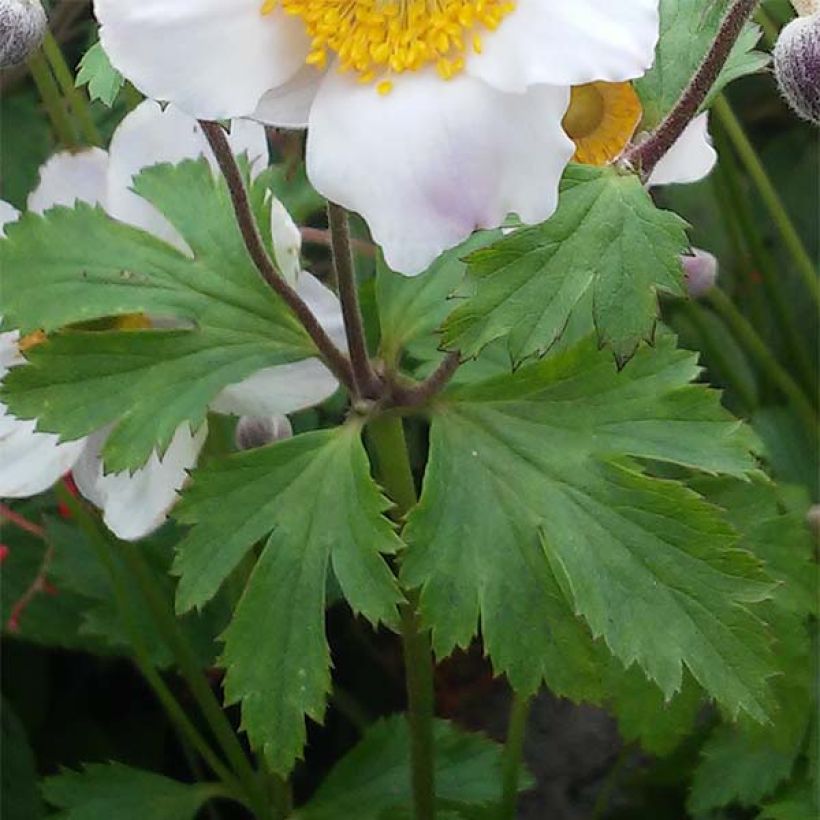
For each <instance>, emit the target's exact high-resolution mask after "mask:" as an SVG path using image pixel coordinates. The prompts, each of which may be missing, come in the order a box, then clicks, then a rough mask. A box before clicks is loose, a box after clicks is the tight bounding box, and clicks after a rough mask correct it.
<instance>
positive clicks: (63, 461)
mask: <svg viewBox="0 0 820 820" xmlns="http://www.w3.org/2000/svg"><path fill="white" fill-rule="evenodd" d="M35 427H36V422H35V421H22V420H20V419H17V418H15V417H14V416H12V415H11V414H10V413H9V411H8V408H7V407H6V406H5V405H3V404H0V498H28V497H29V496H32V495H37V493H41V492H43V491H44V490H47V489H48V488H49V487H50V486H51V485H52V484H54V483H55V482H56V481H57V480H59V478H60V477H61V476H63V475H65V473H67V472H68V471H69V470H70V469H71V467H72V466H73V465H74V462H75V461H76V460H77V458H78V457H79V455H80V452H81V451H82V449H83V446H84V444H85V442H84V440H80V441H69V442H65V443H63V444H61V443H60V442H59V439H58V437H57V436H55V435H53V434H51V433H38V432H36V431H35Z"/></svg>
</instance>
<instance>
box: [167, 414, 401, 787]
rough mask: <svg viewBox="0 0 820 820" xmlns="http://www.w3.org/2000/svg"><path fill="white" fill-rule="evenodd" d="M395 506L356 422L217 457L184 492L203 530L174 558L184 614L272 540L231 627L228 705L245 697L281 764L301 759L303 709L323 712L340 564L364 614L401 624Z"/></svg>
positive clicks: (255, 726) (269, 754) (248, 723)
mask: <svg viewBox="0 0 820 820" xmlns="http://www.w3.org/2000/svg"><path fill="white" fill-rule="evenodd" d="M387 506H388V502H387V501H386V499H385V498H384V497H383V496H382V495H381V493H380V492H379V490H378V487H377V486H376V484H375V483H374V482H373V480H372V478H371V477H370V470H369V464H368V461H367V455H366V453H365V451H364V447H363V446H362V443H361V437H360V429H359V427H358V425H356V424H350V425H347V426H345V427H340V428H337V429H335V430H327V431H316V432H313V433H306V434H304V435H301V436H297V437H296V438H293V439H290V440H288V441H283V442H280V443H278V444H276V445H274V446H272V447H266V448H261V449H259V450H253V451H248V452H246V453H239V454H237V455H235V456H232V457H230V458H228V459H225V460H223V461H218V462H214V463H213V464H212V465H211V466H209V467H207V468H204V469H201V470H198V471H197V472H196V473H194V479H193V483H192V485H191V487H190V488H189V489H188V491H187V492H186V493H185V495H184V497H183V502H182V505H181V507H180V508H179V509H178V515H179V517H180V518H181V519H182V520H183V521H185V522H187V523H195V524H197V526H195V527H194V529H193V530H192V531H191V534H190V535H189V536H188V537H187V538H186V539H185V540H183V541H182V543H181V544H180V545H179V555H178V558H177V561H176V563H175V565H174V570H175V572H177V573H178V574H179V575H180V576H181V578H180V586H179V597H178V601H177V604H178V608H179V609H180V610H181V611H184V610H186V609H189V608H190V607H193V606H200V605H202V604H203V603H204V602H205V601H207V600H208V599H209V598H210V597H211V596H212V595H213V594H214V593H215V592H216V590H217V588H218V587H219V585H220V584H221V583H222V582H223V581H224V580H225V578H226V577H227V575H228V574H229V573H230V572H231V571H232V570H233V569H234V568H235V567H236V566H237V564H238V563H239V561H240V560H241V559H242V557H243V556H244V555H245V554H246V553H247V552H248V551H249V550H250V549H251V547H252V546H253V545H254V544H255V543H256V542H258V541H259V540H260V539H263V538H266V537H267V543H266V545H265V547H264V548H263V550H262V553H261V555H260V557H259V560H258V562H257V564H256V567H255V568H254V570H253V573H252V574H251V577H250V579H249V581H248V585H247V588H246V590H245V592H244V594H243V596H242V598H241V600H240V602H239V605H238V607H237V609H236V613H235V615H234V619H233V621H232V623H231V625H230V626H229V627H228V629H227V631H226V632H225V635H224V639H225V652H224V657H223V662H224V664H225V666H226V668H227V670H228V671H227V676H226V678H225V693H226V696H227V700H228V702H230V703H234V702H237V701H240V700H241V701H242V722H243V726H244V728H245V729H246V730H247V732H248V735H249V737H250V739H251V741H252V743H253V744H254V746H255V747H256V748H258V749H260V750H261V751H263V752H264V754H265V756H266V758H267V759H268V762H269V764H270V765H271V767H272V768H273V769H274V770H276V771H279V772H283V773H285V772H287V771H288V770H289V769H290V767H291V765H292V764H293V762H294V760H295V759H296V758H297V757H298V756H299V755H300V754H301V751H302V746H303V745H304V742H305V724H304V715H305V714H307V715H308V716H310V717H311V718H313V719H314V720H317V721H320V720H321V719H322V716H323V714H324V708H325V696H326V694H327V692H328V690H329V687H330V670H329V666H330V655H329V651H328V646H327V641H326V639H325V632H324V617H325V614H324V613H325V587H326V583H327V577H328V573H329V571H330V569H331V567H332V570H333V574H334V575H335V577H336V579H337V581H338V582H339V585H340V587H341V589H342V592H343V593H344V596H345V598H346V599H347V601H348V603H349V604H350V606H351V607H352V609H353V610H354V611H355V612H361V613H362V614H363V615H364V616H365V617H366V618H368V620H370V621H371V622H372V623H374V624H378V623H379V622H382V623H386V624H389V625H395V624H396V623H397V617H398V616H397V610H396V605H397V604H398V603H399V601H400V600H401V595H400V593H399V591H398V588H397V586H396V583H395V580H394V578H393V575H392V573H391V572H390V569H389V568H388V566H387V564H386V563H385V561H384V559H383V558H382V557H381V555H380V553H384V554H390V553H394V552H396V550H397V548H398V547H399V545H400V542H399V540H398V538H397V536H396V535H395V533H394V531H393V529H392V526H391V524H390V523H389V522H388V521H387V519H385V518H384V517H383V515H382V513H383V512H384V510H385V509H386V508H387ZM268 536H269V537H268ZM260 635H263V636H264V640H262V641H260V639H259V638H260Z"/></svg>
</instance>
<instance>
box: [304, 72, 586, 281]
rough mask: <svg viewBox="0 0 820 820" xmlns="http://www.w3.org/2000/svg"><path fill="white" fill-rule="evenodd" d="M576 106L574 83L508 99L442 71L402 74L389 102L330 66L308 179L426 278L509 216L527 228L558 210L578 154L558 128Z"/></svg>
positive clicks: (393, 260) (311, 135) (394, 259)
mask: <svg viewBox="0 0 820 820" xmlns="http://www.w3.org/2000/svg"><path fill="white" fill-rule="evenodd" d="M568 104H569V89H568V88H557V87H553V86H537V87H534V88H532V89H530V90H529V91H527V93H525V94H505V93H502V92H500V91H497V90H495V89H494V88H491V87H490V86H488V85H487V84H485V83H483V82H482V81H481V80H476V79H475V78H473V77H469V76H467V75H464V74H462V75H459V76H458V77H456V78H454V79H452V80H450V81H449V82H444V81H442V80H441V79H440V78H439V77H438V76H437V75H436V73H435V72H434V71H430V72H425V73H420V74H415V75H413V76H409V75H408V76H402V77H401V78H400V80H399V81H397V82H396V85H395V88H394V89H393V90H392V91H391V92H390V93H389V94H387V95H384V96H382V95H380V94H378V93H377V92H376V90H375V89H374V88H373V86H372V85H362V84H360V83H358V82H357V81H356V79H355V78H352V77H350V76H348V75H342V74H339V73H338V72H335V71H331V72H330V74H328V75H327V77H326V78H325V81H324V82H323V83H322V87H321V88H320V90H319V94H318V96H317V97H316V101H315V102H314V105H313V108H312V110H311V115H310V129H309V131H308V146H307V166H308V175H309V177H310V179H311V182H312V183H313V185H314V186H315V187H316V189H317V190H318V191H319V192H320V193H322V194H323V195H324V196H326V197H327V198H328V199H331V200H333V201H335V202H338V203H339V204H340V205H343V206H345V207H346V208H349V209H351V210H354V211H358V212H359V213H360V214H361V215H362V216H363V217H364V218H365V219H366V220H367V223H368V225H369V226H370V230H371V232H372V234H373V238H374V239H375V240H376V242H378V243H379V244H380V245H381V246H382V247H383V249H384V252H385V257H386V259H387V262H388V264H389V265H390V266H391V267H392V268H394V269H395V270H398V271H401V272H402V273H406V274H416V273H420V272H421V271H423V270H424V269H425V268H427V266H428V265H429V264H430V263H431V262H432V261H433V259H435V257H436V256H438V255H439V254H440V253H441V252H442V251H444V250H446V249H447V248H451V247H453V246H455V245H457V244H458V243H459V242H461V241H462V240H463V239H465V238H466V237H467V236H469V235H470V233H472V232H473V231H474V230H475V229H477V228H495V227H497V226H498V225H500V224H501V223H502V222H503V221H504V219H505V218H506V216H507V215H508V214H509V213H510V212H516V213H518V215H519V216H520V217H521V219H522V220H523V221H524V222H528V223H533V222H540V221H542V220H544V219H546V218H547V217H549V216H550V215H551V214H552V213H553V211H554V210H555V207H556V204H557V199H558V181H559V179H560V176H561V173H562V172H563V169H564V167H565V165H566V163H567V161H568V160H569V158H570V157H571V156H572V154H573V152H574V146H573V144H572V142H571V141H570V139H569V138H568V137H567V136H566V134H564V132H563V130H562V129H561V119H562V117H563V115H564V113H565V112H566V109H567V105H568Z"/></svg>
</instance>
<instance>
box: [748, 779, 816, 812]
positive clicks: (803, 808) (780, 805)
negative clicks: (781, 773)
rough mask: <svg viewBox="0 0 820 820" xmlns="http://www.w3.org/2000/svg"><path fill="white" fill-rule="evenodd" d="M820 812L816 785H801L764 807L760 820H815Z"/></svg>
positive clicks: (790, 789)
mask: <svg viewBox="0 0 820 820" xmlns="http://www.w3.org/2000/svg"><path fill="white" fill-rule="evenodd" d="M818 811H820V795H818V793H817V788H816V786H815V784H814V783H800V784H797V785H795V786H792V787H791V788H789V789H788V790H787V791H786V792H785V793H784V794H782V795H781V796H780V797H778V798H777V799H776V800H773V801H772V802H771V803H767V804H766V805H765V806H763V810H762V811H761V813H760V814H759V815H758V820H814V818H816V817H817V813H818Z"/></svg>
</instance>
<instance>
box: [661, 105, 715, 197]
mask: <svg viewBox="0 0 820 820" xmlns="http://www.w3.org/2000/svg"><path fill="white" fill-rule="evenodd" d="M716 162H717V153H716V151H715V149H714V148H713V147H712V138H711V137H710V136H709V113H708V112H704V113H703V114H700V115H699V116H697V117H695V119H693V120H692V122H690V123H689V125H688V126H686V130H685V131H684V132H683V134H681V136H680V138H679V139H678V141H677V142H676V143H675V144H674V145H673V146H672V148H671V149H670V150H669V153H668V154H667V155H666V156H665V157H664V158H663V159H662V160H661V161H660V162H659V163H658V164H657V165H656V166H655V170H654V171H653V172H652V174H651V176H650V177H649V182H648V184H649V185H650V186H653V185H669V184H671V183H675V182H679V183H686V182H697V181H698V180H701V179H703V178H704V177H705V176H707V175H708V174H709V172H710V171H711V170H712V168H714V167H715V163H716Z"/></svg>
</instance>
